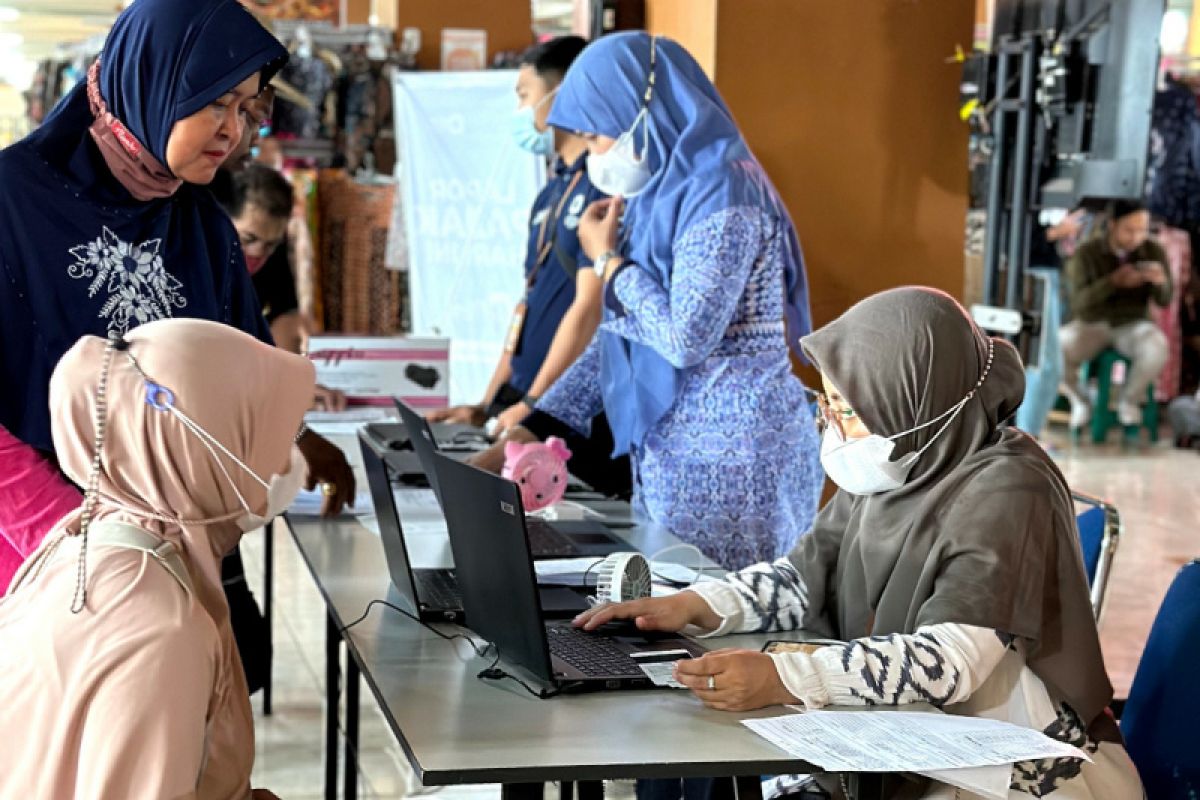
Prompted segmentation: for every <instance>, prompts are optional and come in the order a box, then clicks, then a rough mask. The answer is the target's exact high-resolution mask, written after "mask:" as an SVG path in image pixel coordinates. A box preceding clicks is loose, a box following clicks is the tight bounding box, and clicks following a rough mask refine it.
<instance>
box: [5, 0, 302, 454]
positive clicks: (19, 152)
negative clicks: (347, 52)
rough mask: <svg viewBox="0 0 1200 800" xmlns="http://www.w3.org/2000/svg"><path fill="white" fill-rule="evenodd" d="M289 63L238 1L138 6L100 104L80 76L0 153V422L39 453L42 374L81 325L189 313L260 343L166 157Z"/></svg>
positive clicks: (44, 438) (83, 331)
mask: <svg viewBox="0 0 1200 800" xmlns="http://www.w3.org/2000/svg"><path fill="white" fill-rule="evenodd" d="M286 57H287V51H286V49H285V48H284V47H283V45H281V44H280V43H279V42H278V41H276V39H275V38H274V37H273V36H272V35H271V34H270V33H269V32H268V31H267V30H266V29H264V28H263V27H262V25H260V24H259V23H258V22H257V21H255V19H254V18H253V17H252V16H251V15H250V14H249V12H247V11H246V10H245V9H244V8H243V7H242V6H241V4H240V3H238V2H237V0H137V2H135V3H133V4H132V5H130V6H129V7H128V8H127V9H126V10H125V11H123V12H122V13H121V15H120V16H119V17H118V18H117V21H116V23H115V24H114V25H113V28H112V31H111V32H110V33H109V36H108V39H107V41H106V43H105V47H104V51H103V52H102V53H101V55H100V66H99V68H98V69H97V70H95V72H94V80H93V85H94V88H95V89H98V90H99V91H98V95H97V93H96V92H95V91H94V92H93V97H92V101H100V103H101V105H100V106H97V110H96V111H95V112H94V111H93V106H94V105H95V103H94V102H90V101H89V97H88V86H87V83H88V82H86V81H85V82H81V83H80V84H79V85H77V86H76V87H75V88H74V89H73V90H71V92H70V93H69V94H68V95H67V96H66V97H65V98H64V99H63V100H62V102H60V103H59V104H58V105H57V106H56V107H55V109H54V110H53V111H52V112H51V114H50V115H49V116H48V117H47V118H46V120H45V122H44V123H43V124H42V126H41V127H39V128H38V129H37V130H36V131H34V132H33V133H32V134H30V135H29V136H27V137H26V138H25V139H23V140H21V141H20V142H18V143H16V144H14V145H12V146H11V147H8V148H6V149H5V150H3V151H2V152H0V285H3V287H4V291H3V292H0V384H2V385H4V386H5V387H6V391H5V392H3V393H0V425H2V426H3V427H5V428H7V429H8V430H9V431H10V432H11V433H13V434H14V435H15V436H17V437H18V438H19V439H21V440H22V441H24V442H26V443H28V444H31V445H33V446H34V447H37V448H39V449H41V450H50V449H51V441H50V438H51V437H50V419H49V416H48V413H47V408H48V406H47V387H48V385H49V381H50V373H51V371H52V370H53V368H54V365H55V364H56V363H57V362H58V360H59V358H60V357H61V356H62V355H63V353H65V352H66V351H67V349H68V348H70V347H71V345H72V344H74V343H75V341H77V340H78V339H79V338H80V337H81V336H84V335H87V334H91V335H97V336H107V335H108V334H123V333H126V332H127V331H129V330H131V329H132V328H134V327H136V326H138V325H141V324H143V323H145V322H149V321H152V320H155V319H162V318H167V317H193V318H200V319H210V320H215V321H220V322H225V323H227V324H230V325H234V326H236V327H239V328H241V329H242V330H246V331H248V332H251V333H254V334H255V335H257V336H258V337H259V338H262V339H263V340H264V341H269V340H270V332H269V330H268V329H267V326H266V324H265V322H264V321H263V320H262V315H261V311H260V309H259V307H258V302H257V300H256V299H255V297H254V293H253V288H252V286H251V284H250V278H249V275H248V274H247V272H246V268H245V261H244V258H243V256H242V252H241V248H240V246H239V244H238V240H237V235H236V232H235V231H234V229H233V226H232V224H231V223H230V222H229V219H228V217H227V216H226V215H225V214H224V213H223V212H222V211H221V209H220V207H219V206H217V204H216V203H215V202H214V201H213V200H212V198H211V197H210V196H209V193H208V191H207V189H205V188H204V187H198V186H192V185H189V184H180V183H179V182H178V180H177V179H176V178H175V176H173V175H171V174H170V172H169V170H167V168H166V167H165V166H163V165H164V164H165V163H166V149H167V141H168V139H169V138H170V134H171V129H172V128H173V126H174V124H175V123H176V122H177V121H179V120H180V119H183V118H184V117H187V116H189V115H191V114H192V113H195V112H196V111H198V110H200V109H202V108H204V107H205V106H206V105H208V104H210V103H211V102H213V101H214V100H216V99H217V98H219V97H220V96H221V95H223V94H225V93H227V92H228V91H230V90H231V89H233V88H234V87H235V86H237V85H238V84H239V83H241V82H242V81H243V80H245V79H246V78H247V77H248V76H250V75H252V74H254V73H255V72H258V73H259V74H260V76H261V78H262V80H263V81H264V83H265V81H266V80H268V79H270V77H271V76H272V75H274V73H275V71H277V70H278V68H279V67H280V66H281V65H282V64H283V62H284V61H285V60H286ZM132 151H136V155H134V154H133V152H132ZM128 170H133V171H134V176H133V177H134V178H135V180H134V181H133V182H132V183H131V181H130V176H129V174H124V173H126V171H128ZM118 176H121V177H118ZM141 179H144V180H145V181H148V187H149V190H150V191H151V193H152V195H153V197H152V199H149V200H142V199H138V196H145V194H144V193H143V191H142V189H145V188H147V187H146V186H143V185H142V184H141V183H140V181H141ZM128 186H133V187H134V191H133V192H132V193H131V191H130V189H129V188H127V187H128ZM139 187H141V188H139ZM168 189H170V191H168ZM135 194H136V195H138V196H135Z"/></svg>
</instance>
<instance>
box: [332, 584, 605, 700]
mask: <svg viewBox="0 0 1200 800" xmlns="http://www.w3.org/2000/svg"><path fill="white" fill-rule="evenodd" d="M593 566H594V565H593ZM376 605H380V606H387V607H388V608H390V609H392V610H393V611H395V612H397V613H400V614H403V615H404V616H406V617H408V618H409V619H411V620H412V621H413V622H416V623H417V624H418V625H420V626H421V627H423V628H425V629H426V630H428V631H430V632H431V633H434V634H435V635H437V636H439V637H441V638H442V639H445V640H446V641H448V642H453V641H454V640H455V639H462V640H463V641H464V642H466V643H467V644H469V645H471V649H472V650H474V651H475V655H477V656H479V657H480V658H487V651H488V650H489V649H490V650H494V651H495V652H496V657H495V658H494V659H492V663H491V665H490V666H488V667H486V668H485V669H482V670H480V671H479V674H478V675H476V676H475V677H476V678H478V679H479V680H481V681H501V680H505V679H508V680H511V681H515V682H516V683H518V684H519V685H520V686H521V688H522V689H524V690H525V691H526V692H528V693H529V694H531V695H533V696H534V697H536V698H538V699H539V700H549V699H550V698H551V697H557V696H558V695H560V694H562V693H563V692H564V691H566V690H568V689H572V688H574V687H575V686H576V685H577V684H567V685H565V686H559V687H556V688H554V689H549V690H548V689H541V690H537V689H534V688H533V687H532V686H530V685H529V684H528V683H526V682H525V681H523V680H521V679H520V678H518V677H517V676H516V675H512V674H510V673H508V672H505V671H504V670H502V669H500V668H499V666H498V665H499V664H500V648H499V647H498V646H497V645H496V644H495V643H494V642H487V643H485V644H484V646H483V647H482V648H481V647H480V646H479V645H478V644H477V643H476V642H475V640H474V639H472V638H471V637H470V636H466V635H464V634H461V633H454V634H448V633H442V632H441V631H439V630H438V629H437V628H435V627H433V626H432V625H430V624H429V623H427V622H425V621H423V620H422V619H420V618H419V617H417V616H416V615H415V614H411V613H409V612H408V611H405V610H404V609H403V608H400V607H399V606H397V605H394V604H392V603H389V602H388V601H387V600H372V601H371V602H369V603H367V609H366V610H365V611H363V613H362V615H361V616H359V618H358V619H356V620H354V621H353V622H351V623H350V624H348V625H345V626H343V627H342V628H340V629H339V632H340V633H341V634H343V635H344V634H345V633H346V631H348V630H350V629H351V628H353V627H354V626H355V625H357V624H359V623H360V622H362V621H363V620H365V619H366V618H367V617H368V616H369V615H370V614H371V608H372V607H373V606H376Z"/></svg>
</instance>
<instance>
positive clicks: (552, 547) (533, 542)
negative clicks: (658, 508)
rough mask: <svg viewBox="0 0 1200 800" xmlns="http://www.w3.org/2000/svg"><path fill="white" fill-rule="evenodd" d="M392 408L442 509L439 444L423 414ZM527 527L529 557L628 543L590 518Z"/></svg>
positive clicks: (599, 552)
mask: <svg viewBox="0 0 1200 800" xmlns="http://www.w3.org/2000/svg"><path fill="white" fill-rule="evenodd" d="M396 409H397V410H398V411H399V412H400V418H401V419H402V420H403V421H404V424H405V425H406V426H408V435H409V440H410V441H411V442H412V446H413V449H414V450H416V452H417V457H418V458H419V459H420V460H421V466H422V467H424V469H425V475H426V477H427V478H428V479H429V485H430V486H431V487H432V488H433V492H434V494H435V495H437V498H438V502H439V503H441V504H442V511H443V512H444V511H445V510H446V500H445V497H444V496H443V494H442V490H441V487H440V486H439V480H438V476H437V470H435V469H434V455H435V454H438V453H439V452H441V445H440V444H439V442H438V439H437V437H435V436H434V432H433V430H432V428H430V426H429V422H428V421H427V420H426V419H425V418H424V417H422V416H421V415H420V414H418V413H417V412H416V411H414V410H413V409H411V408H409V407H408V406H407V405H406V404H404V403H403V402H401V401H399V400H397V401H396ZM444 455H447V456H448V457H449V458H451V459H454V460H459V461H461V460H463V459H462V458H461V457H459V456H456V455H455V454H451V453H446V454H444ZM527 529H528V531H529V546H530V548H531V549H532V550H533V557H534V558H538V559H543V558H580V557H587V556H606V555H608V554H609V553H618V552H620V551H622V550H628V549H629V545H627V544H626V543H625V542H624V541H622V540H621V539H620V538H619V537H618V536H616V535H615V534H614V533H613V532H612V531H610V530H609V529H608V527H607V526H605V525H603V524H601V523H599V522H595V521H593V520H562V521H558V520H556V521H554V522H547V521H545V520H541V519H536V518H535V519H530V520H528V525H527Z"/></svg>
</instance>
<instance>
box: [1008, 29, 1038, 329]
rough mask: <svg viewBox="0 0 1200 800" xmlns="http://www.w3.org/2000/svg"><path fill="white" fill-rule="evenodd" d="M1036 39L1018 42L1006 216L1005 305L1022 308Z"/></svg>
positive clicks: (1035, 69) (1035, 72)
mask: <svg viewBox="0 0 1200 800" xmlns="http://www.w3.org/2000/svg"><path fill="white" fill-rule="evenodd" d="M1036 56H1037V42H1036V41H1035V40H1034V38H1033V37H1027V38H1026V39H1025V40H1024V41H1023V42H1022V43H1021V73H1020V76H1021V77H1020V81H1021V90H1020V100H1019V103H1020V105H1019V106H1018V108H1017V134H1016V141H1015V143H1014V145H1013V166H1012V172H1013V190H1012V205H1011V207H1010V208H1009V215H1010V216H1009V220H1008V225H1009V228H1008V264H1007V273H1008V290H1007V292H1006V293H1005V298H1004V305H1005V306H1006V307H1008V308H1015V309H1021V308H1024V304H1023V303H1022V301H1021V288H1022V286H1023V279H1024V277H1025V264H1023V263H1022V262H1023V260H1024V257H1025V252H1026V250H1025V237H1026V236H1028V234H1029V226H1028V217H1029V181H1030V174H1031V172H1032V165H1031V164H1030V160H1031V158H1030V157H1031V154H1030V152H1029V145H1030V141H1029V140H1030V136H1031V134H1032V132H1033V114H1034V97H1033V91H1034V78H1036V77H1037V58H1036Z"/></svg>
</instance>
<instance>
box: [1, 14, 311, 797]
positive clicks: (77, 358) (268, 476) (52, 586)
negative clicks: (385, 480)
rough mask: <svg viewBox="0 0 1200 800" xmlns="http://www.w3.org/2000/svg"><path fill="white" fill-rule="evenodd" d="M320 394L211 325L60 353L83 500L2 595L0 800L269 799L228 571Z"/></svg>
mask: <svg viewBox="0 0 1200 800" xmlns="http://www.w3.org/2000/svg"><path fill="white" fill-rule="evenodd" d="M139 2H140V0H139ZM230 364H236V365H237V367H238V368H237V379H236V380H231V379H230ZM156 387H162V388H161V389H157V390H156ZM312 389H313V366H312V364H311V363H309V361H308V360H307V359H305V358H302V357H300V356H296V355H292V354H291V353H286V352H284V351H283V350H281V349H280V348H277V347H272V346H270V345H268V344H266V343H263V342H260V341H257V340H255V339H254V338H253V337H252V336H250V335H249V334H246V333H243V332H241V331H239V330H236V329H234V328H232V327H230V326H228V325H222V324H220V323H217V322H209V321H206V320H191V319H168V320H160V321H157V322H151V323H148V324H146V325H143V326H140V327H138V328H136V329H135V330H132V331H130V332H129V333H128V334H126V335H125V336H124V337H123V338H120V339H117V338H113V339H109V340H107V341H106V340H105V339H102V338H100V337H97V336H84V337H83V338H81V339H80V340H79V341H78V342H77V343H76V344H75V346H73V347H72V348H70V349H69V350H68V351H67V353H66V354H65V355H64V356H63V357H62V359H61V360H60V361H59V363H58V366H57V368H56V369H55V370H54V373H53V375H52V377H51V379H50V390H49V395H50V399H49V408H48V409H47V411H48V413H49V415H50V417H51V420H52V423H51V424H52V434H53V437H54V445H55V452H57V453H58V457H59V461H60V463H61V465H62V469H63V471H64V472H65V473H66V474H67V475H68V476H69V477H70V478H71V480H72V481H74V482H75V483H76V484H78V485H80V486H87V487H89V488H88V491H87V494H86V497H85V501H84V504H83V507H82V508H77V509H76V510H75V511H74V513H71V514H68V515H67V516H65V517H64V518H63V519H61V520H60V521H58V523H57V524H56V525H55V526H54V528H53V529H52V530H51V532H50V533H49V535H48V536H47V537H46V539H45V541H44V542H43V543H42V545H41V547H40V548H39V549H38V550H37V551H36V552H34V553H33V554H32V555H31V556H30V558H29V560H28V561H27V562H26V564H25V566H24V567H23V568H22V569H21V571H20V572H18V573H17V575H16V577H15V578H14V579H13V585H12V588H11V590H10V592H9V594H8V596H7V597H5V598H3V599H2V600H0V643H2V645H3V646H0V696H3V697H4V698H5V700H4V715H3V717H2V721H0V736H3V739H4V743H5V744H4V747H3V748H0V797H5V798H15V797H39V798H51V797H54V798H66V797H80V798H82V797H88V798H96V800H118V798H120V800H126V799H127V798H147V800H148V799H149V798H204V800H271V798H274V797H275V796H274V795H273V794H271V793H270V792H268V791H266V790H262V789H256V790H254V791H253V792H252V791H251V788H250V773H251V768H252V766H253V764H254V717H253V714H252V713H251V710H250V698H249V694H248V692H247V687H246V677H245V675H244V673H243V672H242V668H241V665H240V663H239V658H238V648H237V646H236V645H235V641H234V636H233V631H232V629H231V627H230V610H229V605H228V604H227V603H226V600H225V593H224V591H223V589H222V559H223V557H224V556H225V554H226V553H228V552H230V551H231V550H233V548H234V547H235V546H236V545H237V543H238V541H239V540H240V539H241V537H242V535H243V533H245V532H246V531H250V530H253V529H255V528H259V527H261V526H262V525H264V524H265V523H266V521H268V520H269V519H271V518H272V517H274V516H275V515H277V514H279V513H281V512H282V511H283V510H284V509H285V508H286V507H287V504H288V503H289V502H290V501H291V500H292V498H294V497H295V495H296V492H297V490H298V489H299V487H300V485H301V484H302V483H303V482H304V472H305V462H304V456H303V454H302V453H301V452H300V451H299V449H298V447H297V446H296V444H295V443H294V439H295V438H296V432H297V430H299V429H300V426H301V422H302V420H303V418H304V412H305V409H307V408H308V402H309V401H308V398H310V397H311V396H312ZM152 390H153V394H152V395H151V396H152V397H153V398H154V399H155V400H156V401H157V402H158V404H159V405H157V406H154V405H151V404H150V403H148V402H147V396H148V392H151V391H152ZM164 390H165V391H164Z"/></svg>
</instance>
